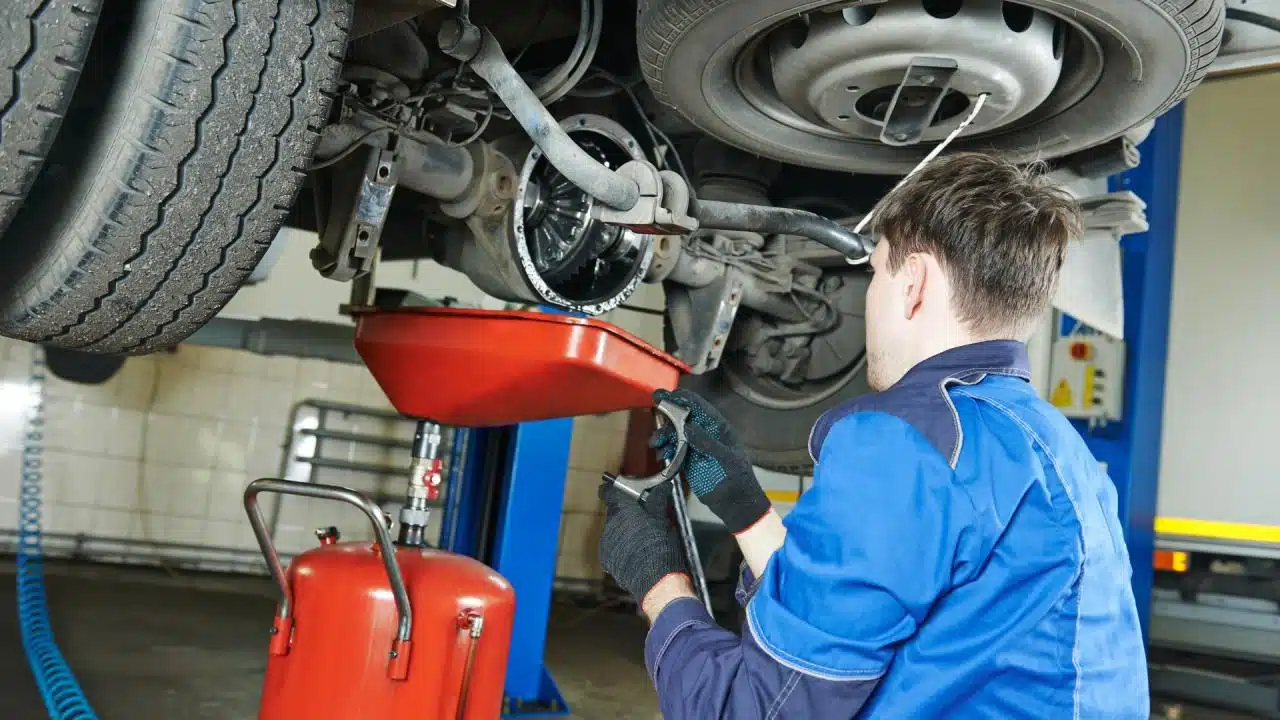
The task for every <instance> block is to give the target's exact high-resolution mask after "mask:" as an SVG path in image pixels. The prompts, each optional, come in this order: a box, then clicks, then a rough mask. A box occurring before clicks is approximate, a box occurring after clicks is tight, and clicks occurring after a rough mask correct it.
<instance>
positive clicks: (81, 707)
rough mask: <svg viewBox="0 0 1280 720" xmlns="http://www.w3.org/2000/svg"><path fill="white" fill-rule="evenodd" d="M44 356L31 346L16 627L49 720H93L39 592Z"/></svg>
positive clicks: (41, 579)
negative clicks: (54, 632) (54, 634)
mask: <svg viewBox="0 0 1280 720" xmlns="http://www.w3.org/2000/svg"><path fill="white" fill-rule="evenodd" d="M45 370H46V366H45V362H44V352H43V351H42V350H41V349H40V348H39V347H38V346H32V356H31V382H30V387H31V388H32V390H33V392H32V398H31V408H30V411H29V413H28V415H27V423H26V428H25V429H24V430H25V432H24V436H23V444H22V481H21V484H20V486H19V488H20V490H19V495H18V626H19V628H20V630H21V633H22V647H23V649H24V650H25V651H26V653H27V662H28V663H29V664H30V665H31V673H32V674H33V675H35V680H36V687H38V688H39V689H40V695H41V696H42V697H43V698H44V707H45V710H46V711H47V712H48V713H49V717H50V718H52V719H53V720H90V719H92V720H97V718H98V716H97V714H95V713H94V712H93V708H92V707H90V706H89V701H88V699H86V698H85V696H84V691H83V690H81V689H80V683H78V682H76V676H75V674H73V673H72V672H71V668H70V667H68V666H67V661H66V659H65V658H63V657H62V651H60V650H58V643H57V641H55V640H54V638H53V629H52V628H51V627H50V626H49V606H48V603H47V602H46V599H45V592H44V546H43V544H42V543H41V539H40V516H41V505H42V501H41V497H40V495H41V489H42V486H43V485H44V473H43V471H42V469H41V466H42V464H43V460H42V457H41V456H42V454H43V451H44V383H45Z"/></svg>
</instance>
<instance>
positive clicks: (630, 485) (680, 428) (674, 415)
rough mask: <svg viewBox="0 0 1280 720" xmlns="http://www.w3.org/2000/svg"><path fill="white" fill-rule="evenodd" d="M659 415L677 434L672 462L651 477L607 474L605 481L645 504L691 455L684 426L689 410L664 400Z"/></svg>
mask: <svg viewBox="0 0 1280 720" xmlns="http://www.w3.org/2000/svg"><path fill="white" fill-rule="evenodd" d="M657 411H658V414H659V415H661V416H662V417H665V418H666V420H667V422H669V423H671V427H672V429H674V430H675V433H676V452H675V455H674V456H672V458H671V462H669V463H667V466H666V467H664V468H663V469H662V470H661V471H659V472H658V473H656V474H654V475H650V476H649V477H643V478H634V477H628V476H626V475H613V474H612V473H606V474H605V479H606V480H608V481H610V482H612V483H613V484H614V486H615V487H617V488H618V489H619V490H621V491H622V492H624V493H626V494H627V495H630V496H631V497H632V498H634V499H636V500H638V501H640V502H643V501H644V498H645V496H646V495H647V494H648V492H649V491H650V490H652V489H653V488H655V487H657V486H659V485H661V484H662V483H664V482H670V481H671V479H672V478H674V477H675V476H676V475H678V474H679V473H680V469H681V468H682V467H683V466H684V460H685V458H686V457H688V455H689V440H688V437H687V436H686V435H685V429H684V424H685V421H687V420H688V419H689V408H687V407H683V406H680V405H677V404H675V403H673V402H671V401H669V400H663V401H661V402H659V403H658V406H657Z"/></svg>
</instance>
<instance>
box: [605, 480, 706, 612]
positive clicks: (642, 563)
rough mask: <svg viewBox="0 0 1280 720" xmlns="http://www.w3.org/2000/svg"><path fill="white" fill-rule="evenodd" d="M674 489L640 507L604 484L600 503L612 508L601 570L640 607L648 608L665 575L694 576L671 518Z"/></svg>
mask: <svg viewBox="0 0 1280 720" xmlns="http://www.w3.org/2000/svg"><path fill="white" fill-rule="evenodd" d="M671 491H672V487H671V483H669V482H667V483H663V484H662V485H660V486H658V487H656V488H654V489H653V490H652V491H651V492H650V493H649V495H648V496H647V498H646V499H645V503H644V504H643V505H641V504H640V503H639V502H638V501H636V500H635V499H634V498H632V497H630V496H628V495H625V494H624V493H622V491H620V490H618V488H617V487H615V486H614V485H613V483H611V482H609V481H605V482H604V483H602V484H601V485H600V499H601V500H603V501H604V503H605V507H606V509H607V511H606V513H605V518H604V532H603V533H601V535H600V567H602V568H604V571H605V572H607V573H609V576H610V577H612V578H613V579H614V581H616V582H617V583H618V586H619V587H621V588H622V589H623V590H626V591H627V592H628V593H631V596H632V597H634V598H635V599H636V602H637V603H641V604H643V603H644V598H645V596H646V595H648V594H649V591H650V590H652V589H653V586H654V585H657V584H658V581H659V580H661V579H663V578H664V577H666V576H668V575H671V574H673V573H685V574H688V572H689V570H688V567H687V566H686V564H685V560H684V552H683V550H682V548H681V544H680V539H679V537H678V536H677V535H676V532H675V529H674V528H673V527H672V526H671V523H670V521H669V520H668V519H667V509H668V508H669V507H670V506H671Z"/></svg>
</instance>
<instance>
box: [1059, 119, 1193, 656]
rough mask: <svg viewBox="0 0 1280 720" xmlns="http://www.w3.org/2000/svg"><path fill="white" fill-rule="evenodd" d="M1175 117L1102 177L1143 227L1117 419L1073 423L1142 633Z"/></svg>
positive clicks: (1173, 195) (1130, 284)
mask: <svg viewBox="0 0 1280 720" xmlns="http://www.w3.org/2000/svg"><path fill="white" fill-rule="evenodd" d="M1182 124H1183V106H1182V105H1181V104H1179V105H1178V106H1176V107H1174V108H1173V109H1172V110H1170V111H1169V112H1167V113H1165V114H1164V115H1163V116H1161V117H1160V118H1159V119H1158V120H1156V124H1155V128H1154V129H1153V130H1152V131H1151V134H1150V135H1149V136H1147V139H1146V140H1144V141H1143V142H1142V144H1141V145H1140V146H1139V149H1140V150H1141V152H1142V164H1141V165H1139V166H1138V167H1136V168H1134V169H1133V170H1130V171H1129V172H1126V173H1124V174H1122V175H1118V176H1115V177H1113V178H1111V180H1110V181H1109V183H1108V184H1109V186H1110V189H1111V190H1112V191H1117V190H1129V191H1132V192H1134V193H1135V194H1137V195H1138V197H1140V198H1142V200H1143V201H1144V202H1146V204H1147V210H1146V212H1147V223H1148V225H1149V226H1150V227H1149V229H1148V231H1147V232H1145V233H1141V234H1133V235H1126V236H1125V237H1124V238H1123V239H1122V240H1121V243H1120V249H1121V262H1122V263H1123V275H1122V277H1123V283H1124V332H1125V343H1126V347H1127V349H1128V357H1127V358H1126V360H1125V390H1124V415H1123V419H1122V420H1121V421H1120V422H1115V423H1108V424H1107V425H1104V426H1101V427H1098V428H1095V429H1093V430H1090V429H1089V428H1088V426H1087V425H1086V424H1085V423H1077V424H1076V425H1077V428H1078V429H1079V430H1080V433H1081V434H1082V435H1083V436H1084V438H1085V441H1086V442H1087V443H1088V445H1089V449H1090V450H1092V451H1093V454H1094V456H1095V457H1097V458H1098V460H1099V461H1100V462H1104V463H1106V464H1107V472H1108V473H1109V474H1110V475H1111V479H1112V481H1113V482H1115V484H1116V490H1117V492H1118V494H1119V505H1120V508H1119V509H1120V522H1121V524H1122V525H1123V526H1124V532H1125V541H1126V543H1127V544H1128V548H1129V556H1130V561H1131V562H1132V564H1133V593H1134V596H1135V597H1136V599H1137V603H1138V613H1139V615H1140V617H1141V618H1142V633H1143V637H1144V638H1146V637H1147V628H1148V618H1149V616H1150V610H1151V584H1152V582H1153V579H1154V571H1153V569H1152V562H1153V560H1154V553H1155V518H1156V484H1157V482H1158V481H1159V475H1160V436H1161V433H1162V427H1163V417H1164V381H1165V369H1166V364H1167V360H1168V355H1169V352H1168V351H1169V305H1170V302H1171V299H1172V298H1171V293H1172V289H1173V251H1174V239H1175V236H1176V234H1177V221H1178V178H1179V174H1180V172H1181V169H1182ZM1064 319H1065V318H1064ZM1067 320H1068V322H1067V323H1064V327H1063V328H1062V329H1061V330H1060V331H1061V332H1064V333H1065V332H1067V331H1069V330H1070V324H1072V323H1071V321H1070V320H1069V319H1067Z"/></svg>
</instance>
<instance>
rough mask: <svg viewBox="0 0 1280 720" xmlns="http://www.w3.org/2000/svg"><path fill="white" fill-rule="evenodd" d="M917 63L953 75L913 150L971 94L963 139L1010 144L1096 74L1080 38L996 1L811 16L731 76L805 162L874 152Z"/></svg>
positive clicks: (894, 1) (1068, 25)
mask: <svg viewBox="0 0 1280 720" xmlns="http://www.w3.org/2000/svg"><path fill="white" fill-rule="evenodd" d="M850 48H857V51H856V53H855V52H850ZM918 48H928V51H927V52H923V51H921V50H918ZM924 57H928V58H944V59H950V60H953V61H954V63H955V66H956V67H955V72H954V75H953V76H952V77H951V78H949V83H948V85H949V87H948V91H947V92H946V93H945V94H944V95H943V97H942V98H941V102H940V103H939V105H938V111H937V113H936V114H935V115H934V116H933V117H932V118H931V119H928V120H926V121H925V122H926V125H925V126H924V127H923V128H922V133H921V135H920V136H919V138H918V141H919V142H922V143H931V142H937V141H939V140H941V139H942V138H944V137H946V135H947V134H948V133H950V132H951V131H952V130H954V129H955V128H956V127H957V126H958V125H959V124H960V122H961V121H962V120H963V119H964V117H965V116H966V115H967V114H968V113H967V111H968V109H969V108H970V107H971V105H972V103H973V102H974V101H975V100H976V99H977V97H978V95H980V94H984V93H985V94H987V95H988V99H987V102H986V104H985V105H984V107H983V109H982V111H981V112H980V113H979V114H978V116H977V118H975V120H974V122H973V124H972V125H971V126H970V127H969V128H967V129H966V130H965V132H964V134H963V136H964V137H966V138H982V137H990V136H994V135H999V134H1001V133H1004V132H1011V131H1014V130H1017V129H1020V128H1024V127H1026V126H1027V125H1028V124H1031V123H1035V122H1040V121H1043V120H1044V119H1045V118H1047V117H1052V116H1054V115H1056V114H1059V113H1061V112H1063V111H1065V110H1067V109H1069V108H1070V107H1071V106H1073V105H1074V104H1076V103H1077V102H1079V101H1080V100H1081V99H1082V98H1083V97H1084V96H1085V95H1087V94H1088V92H1089V91H1090V90H1091V89H1092V88H1093V87H1094V85H1095V84H1096V83H1097V81H1098V79H1099V78H1100V77H1101V74H1102V50H1101V47H1100V45H1099V44H1098V42H1097V41H1096V39H1095V38H1094V37H1093V35H1092V34H1091V33H1090V32H1088V31H1087V30H1086V29H1085V28H1084V27H1082V26H1080V25H1078V24H1075V23H1073V22H1072V21H1070V20H1068V19H1065V18H1063V17H1061V16H1059V15H1056V14H1053V13H1050V12H1047V11H1045V10H1038V9H1034V8H1032V7H1031V6H1030V5H1026V4H1020V3H1007V2H1002V1H1001V0H964V1H963V2H962V1H961V0H891V1H890V2H888V3H885V4H882V5H868V6H855V7H845V8H842V9H835V10H832V9H830V6H827V8H825V9H824V8H818V9H816V10H812V11H810V12H808V13H806V14H805V15H802V16H799V17H797V18H793V19H789V20H788V21H786V22H784V23H781V24H777V25H774V26H772V27H770V28H768V29H766V30H765V31H764V32H761V33H759V34H758V35H756V37H755V38H754V39H753V40H751V41H750V42H748V44H747V45H746V46H745V47H744V48H743V50H742V51H741V52H740V53H739V54H738V56H737V60H736V62H735V65H734V68H733V72H734V79H735V83H736V87H737V90H738V91H739V92H740V93H741V95H742V97H743V98H744V99H745V101H746V102H747V103H748V104H749V105H750V106H751V107H752V108H753V109H754V110H756V111H757V112H759V113H761V114H763V115H765V116H767V117H769V118H770V119H771V120H773V121H775V122H777V123H779V124H781V125H784V126H786V127H787V128H788V129H790V130H793V131H799V132H800V133H802V137H810V138H812V141H813V143H814V144H815V145H814V147H810V148H804V149H805V150H810V151H811V150H813V149H815V148H816V147H817V146H819V145H823V144H825V143H829V142H830V141H831V140H837V141H844V142H850V143H855V144H862V143H874V144H877V145H878V144H880V143H881V133H882V131H883V130H884V124H885V117H884V115H885V112H886V110H888V108H889V106H890V105H891V104H892V100H893V96H894V95H895V93H896V92H897V91H898V87H899V85H903V93H904V95H903V99H902V101H900V102H903V101H909V100H910V99H911V96H910V94H911V93H912V92H914V91H915V90H914V88H918V87H919V86H918V85H915V84H910V83H904V82H903V78H904V75H905V74H906V72H907V70H908V68H909V67H910V65H911V63H912V61H913V60H916V59H919V58H924ZM792 138H794V136H792ZM902 139H905V138H902ZM789 140H790V142H791V143H792V144H794V143H796V142H797V139H791V138H789ZM886 140H888V139H887V138H886ZM913 144H914V143H913Z"/></svg>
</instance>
